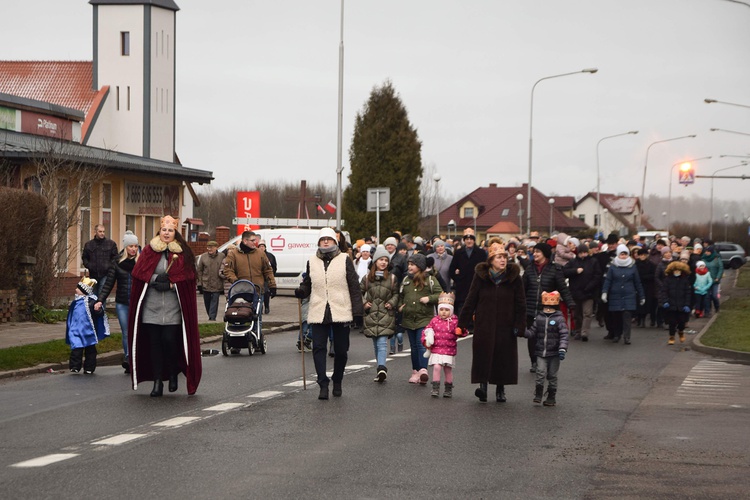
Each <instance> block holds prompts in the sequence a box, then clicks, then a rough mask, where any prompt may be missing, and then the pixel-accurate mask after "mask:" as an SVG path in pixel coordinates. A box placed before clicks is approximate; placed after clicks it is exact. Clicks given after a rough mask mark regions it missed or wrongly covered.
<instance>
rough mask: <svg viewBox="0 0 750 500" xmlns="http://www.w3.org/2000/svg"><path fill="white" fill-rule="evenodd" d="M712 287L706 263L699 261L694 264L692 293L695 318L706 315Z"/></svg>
mask: <svg viewBox="0 0 750 500" xmlns="http://www.w3.org/2000/svg"><path fill="white" fill-rule="evenodd" d="M712 286H713V280H712V279H711V273H709V272H708V267H707V266H706V263H705V262H704V261H702V260H699V261H697V262H696V263H695V282H694V283H693V293H694V294H695V295H694V299H693V303H694V304H695V317H696V318H702V317H704V316H705V315H706V309H708V308H709V305H708V304H709V292H710V291H711V287H712Z"/></svg>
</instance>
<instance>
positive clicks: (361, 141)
mask: <svg viewBox="0 0 750 500" xmlns="http://www.w3.org/2000/svg"><path fill="white" fill-rule="evenodd" d="M421 150H422V143H421V142H420V140H419V137H418V135H417V131H416V129H415V128H414V127H412V125H411V123H409V117H408V114H407V112H406V108H405V107H404V105H403V103H402V102H401V99H400V98H399V96H398V95H397V94H396V91H395V90H394V89H393V85H392V84H391V82H390V81H386V82H385V83H384V84H383V86H381V87H375V88H373V90H372V92H371V93H370V98H369V100H368V101H367V103H366V104H365V106H364V107H363V109H362V111H361V112H359V113H357V118H356V122H355V125H354V137H353V138H352V144H351V147H350V148H349V163H350V165H351V173H350V174H349V186H348V187H347V188H346V190H345V191H344V199H343V205H344V206H343V211H342V215H343V218H344V220H345V221H346V227H345V228H344V229H346V230H348V231H349V232H350V234H351V235H352V237H353V238H355V237H356V238H359V237H362V236H365V235H370V234H375V225H376V223H375V212H367V188H375V187H389V188H390V189H391V200H390V201H391V203H390V211H388V212H381V213H380V235H381V236H380V237H381V240H382V239H385V236H386V235H388V234H390V233H392V232H393V231H396V230H400V231H403V232H411V233H413V232H414V231H416V230H417V226H418V224H419V216H420V214H419V207H420V203H419V195H420V186H421V178H422V156H421Z"/></svg>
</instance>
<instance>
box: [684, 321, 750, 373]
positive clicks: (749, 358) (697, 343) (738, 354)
mask: <svg viewBox="0 0 750 500" xmlns="http://www.w3.org/2000/svg"><path fill="white" fill-rule="evenodd" d="M719 314H721V313H717V314H714V315H713V316H711V318H710V319H709V320H708V323H706V325H705V326H704V327H703V329H702V330H701V331H700V332H699V333H698V334H697V335H696V336H695V337H693V339H692V340H691V342H690V344H691V345H692V347H693V349H694V350H696V351H698V352H702V353H704V354H710V355H711V356H717V357H720V358H727V359H733V360H735V361H742V362H743V363H747V364H750V353H748V352H743V351H735V350H733V349H723V348H721V347H711V346H707V345H705V344H704V343H702V342H701V337H703V334H704V333H706V332H707V331H708V329H709V328H711V325H712V324H713V323H714V321H716V318H717V317H718V316H719Z"/></svg>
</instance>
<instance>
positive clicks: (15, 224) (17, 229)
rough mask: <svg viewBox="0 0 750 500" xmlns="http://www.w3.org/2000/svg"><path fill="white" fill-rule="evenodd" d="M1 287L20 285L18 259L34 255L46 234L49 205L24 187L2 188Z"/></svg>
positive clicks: (0, 220)
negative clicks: (43, 235)
mask: <svg viewBox="0 0 750 500" xmlns="http://www.w3.org/2000/svg"><path fill="white" fill-rule="evenodd" d="M0 207H3V216H2V217H0V234H2V235H3V240H4V241H3V243H2V245H0V289H7V290H9V289H14V288H16V287H17V286H18V281H17V280H18V259H19V257H22V256H24V255H30V256H35V255H36V254H37V248H38V247H39V242H40V240H41V238H42V234H43V233H44V227H45V225H46V218H47V206H46V204H45V201H44V198H42V197H41V196H40V195H38V194H36V193H33V192H31V191H26V190H24V189H14V188H7V187H0Z"/></svg>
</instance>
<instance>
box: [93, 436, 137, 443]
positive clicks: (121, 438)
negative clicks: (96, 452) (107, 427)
mask: <svg viewBox="0 0 750 500" xmlns="http://www.w3.org/2000/svg"><path fill="white" fill-rule="evenodd" d="M145 435H146V434H118V435H117V436H112V437H108V438H105V439H100V440H99V441H94V442H93V443H91V444H108V445H118V444H123V443H127V442H128V441H133V440H134V439H138V438H141V437H143V436H145Z"/></svg>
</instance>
